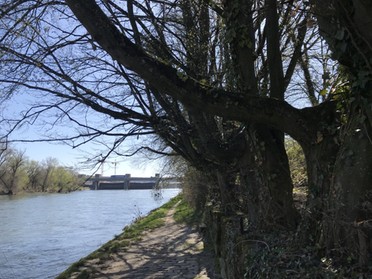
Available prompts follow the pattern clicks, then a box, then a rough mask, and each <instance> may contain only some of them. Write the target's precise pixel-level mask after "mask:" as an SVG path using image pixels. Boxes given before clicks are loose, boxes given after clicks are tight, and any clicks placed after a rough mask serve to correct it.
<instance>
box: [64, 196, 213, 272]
mask: <svg viewBox="0 0 372 279" xmlns="http://www.w3.org/2000/svg"><path fill="white" fill-rule="evenodd" d="M193 214H194V213H193V212H192V210H190V209H189V208H188V207H187V206H186V205H185V203H184V202H183V201H182V200H181V198H180V197H177V198H175V199H173V200H172V201H170V202H169V203H168V204H166V205H164V206H162V207H161V208H159V209H157V210H155V211H153V212H151V213H150V214H149V215H148V216H146V217H144V218H140V219H139V220H137V221H136V222H135V223H134V224H132V225H130V226H128V227H127V228H125V229H124V232H123V233H122V234H121V235H119V236H117V237H115V238H114V239H113V240H111V241H109V242H108V243H106V244H105V245H104V246H102V247H101V248H100V249H98V250H97V251H95V252H93V253H92V254H91V255H89V256H87V257H86V258H84V259H82V260H80V261H79V262H77V263H75V264H74V265H72V266H71V267H70V268H69V269H68V270H66V271H65V272H64V273H62V274H61V275H60V276H59V277H57V278H58V279H63V278H76V279H82V278H112V279H114V278H118V279H119V278H132V279H136V278H141V279H153V278H154V279H155V278H159V279H160V278H161V279H172V278H178V279H207V278H211V279H212V278H217V276H216V275H215V273H214V268H213V267H214V256H213V254H212V253H211V252H210V251H207V250H205V249H204V242H203V240H202V237H201V235H200V234H199V233H198V231H197V229H196V228H195V226H192V225H191V224H190V221H192V218H193ZM188 221H189V222H188Z"/></svg>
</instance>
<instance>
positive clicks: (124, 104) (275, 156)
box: [0, 0, 372, 278]
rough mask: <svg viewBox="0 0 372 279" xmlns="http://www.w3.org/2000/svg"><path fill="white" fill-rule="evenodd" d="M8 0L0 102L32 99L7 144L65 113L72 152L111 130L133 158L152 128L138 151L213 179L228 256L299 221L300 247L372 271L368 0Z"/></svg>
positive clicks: (232, 268) (230, 269) (237, 272)
mask: <svg viewBox="0 0 372 279" xmlns="http://www.w3.org/2000/svg"><path fill="white" fill-rule="evenodd" d="M0 3H1V4H0V65H1V69H2V72H1V73H0V90H1V97H2V100H3V101H4V102H6V101H7V100H8V101H9V102H11V101H12V98H15V96H17V95H20V96H24V94H26V93H28V94H32V96H34V98H37V101H35V102H34V103H33V104H31V106H29V107H28V108H26V109H25V110H24V111H23V113H22V114H21V115H20V116H18V117H17V118H16V117H7V115H5V114H4V117H3V118H2V120H1V122H0V123H1V125H2V127H4V129H2V132H1V133H2V136H3V138H4V139H5V140H6V139H7V138H8V137H9V135H11V133H12V132H13V131H15V130H16V129H17V128H19V127H22V125H26V124H29V123H38V124H43V126H44V129H48V128H52V127H57V126H58V125H65V123H69V124H68V125H70V126H72V127H74V128H75V129H76V132H75V133H72V134H67V135H66V134H65V135H63V134H62V135H58V134H56V133H55V131H56V130H58V129H54V130H52V131H53V133H54V134H52V136H53V139H54V140H63V141H66V142H70V144H72V145H73V146H78V145H80V144H84V143H86V142H89V141H91V140H94V139H97V138H100V137H102V138H103V140H102V141H103V142H104V144H105V145H106V146H108V153H107V155H106V156H105V157H107V156H108V155H110V154H111V153H115V152H116V153H118V154H123V153H122V152H121V151H120V146H121V145H122V143H123V142H125V141H126V140H127V139H128V137H130V136H136V137H138V136H146V135H155V136H156V140H155V141H153V142H152V144H149V145H139V146H138V147H137V150H142V149H146V150H151V151H153V152H157V153H158V154H179V155H181V156H182V157H183V158H184V159H185V160H186V161H187V162H189V163H190V164H191V165H193V166H194V167H196V168H197V169H198V170H199V171H202V172H204V173H205V174H207V175H208V177H209V178H210V184H209V185H204V184H203V185H204V186H200V187H206V189H205V190H206V191H201V192H202V193H208V199H209V202H210V203H211V204H213V207H214V210H212V212H214V214H220V215H221V216H222V217H223V218H222V217H221V216H220V217H221V218H216V219H212V220H211V223H212V224H213V226H211V228H215V227H219V228H220V229H219V230H215V231H214V232H213V233H214V234H218V233H220V234H221V235H223V236H226V237H227V236H231V238H229V239H227V240H226V241H227V242H232V243H233V244H232V245H230V246H229V245H227V246H224V245H223V244H222V243H217V244H216V246H217V247H218V249H220V250H219V255H223V256H222V257H225V258H229V255H233V254H234V253H243V252H244V253H249V252H247V250H246V249H248V248H247V246H245V245H243V244H242V243H245V242H244V241H241V238H244V237H246V236H245V233H246V230H248V231H249V232H250V233H253V234H254V233H257V232H259V231H260V230H266V231H270V229H272V228H275V229H278V228H281V229H283V228H285V229H287V230H293V229H295V228H301V230H302V237H300V238H299V239H300V240H299V241H300V242H301V241H302V242H301V243H302V245H303V246H306V245H308V244H309V243H310V245H313V247H320V248H319V253H320V254H322V255H326V256H329V257H335V258H338V259H340V261H341V262H342V261H343V262H347V261H348V260H347V259H351V261H353V262H355V263H358V265H359V267H364V268H365V267H366V265H367V263H368V259H369V258H370V256H371V247H370V245H369V244H368V243H370V241H371V239H372V233H371V230H370V220H371V218H372V210H371V207H370V204H371V202H372V198H371V197H372V195H371V193H372V188H371V184H370V181H371V179H372V177H371V175H372V160H371V158H372V144H371V136H370V135H371V130H372V129H371V119H372V112H371V111H372V106H371V104H372V98H371V92H372V91H371V90H372V88H371V86H372V83H371V74H372V72H371V65H370V63H371V61H370V59H369V57H370V56H371V51H372V48H371V46H372V38H371V35H370V34H369V32H367V31H366V30H368V29H367V28H366V27H368V26H369V25H370V24H371V22H370V20H369V17H368V14H370V13H368V12H370V11H371V10H372V5H371V4H369V3H367V1H362V0H353V1H346V0H342V1H335V0H326V1H320V0H319V1H318V0H312V1H302V0H289V1H275V0H265V1H255V0H250V1H246V0H233V1H203V0H194V1H186V0H181V1H177V2H174V1H167V0H165V1H157V0H142V1H134V0H127V1H114V0H104V1H99V0H66V1H37V0H17V1H7V0H3V1H1V2H0ZM329 50H331V53H332V54H331V53H330V51H329ZM330 55H332V57H333V59H335V60H336V61H332V59H330V58H331V57H330ZM337 62H339V63H340V64H338V63H337ZM42 115H44V116H47V118H49V119H47V121H45V120H46V118H45V117H44V118H42V117H41V116H42ZM284 135H289V136H291V137H292V138H294V139H295V140H296V141H298V142H299V144H300V145H301V147H302V149H303V151H304V154H305V159H306V168H307V180H308V185H307V188H308V192H309V194H308V198H307V205H306V206H307V211H306V213H302V214H300V213H299V212H298V209H297V208H295V205H294V201H293V183H292V180H291V176H290V168H289V164H288V158H287V154H286V150H285V146H284ZM108 138H113V140H108ZM127 155H128V154H127ZM101 159H102V158H100V160H101ZM216 212H217V213H216ZM225 217H226V218H225ZM218 220H220V221H218ZM221 220H222V221H221ZM229 222H230V223H231V222H232V223H233V225H231V224H230V223H229ZM244 223H248V224H249V226H248V227H249V229H246V228H244V226H242V225H241V224H244ZM221 235H219V236H216V237H215V240H216V242H218V240H221V237H222V236H221ZM309 235H311V237H309ZM231 247H234V248H231ZM229 249H232V250H233V251H229ZM316 249H318V248H316ZM348 256H349V257H348ZM230 260H231V261H232V264H231V265H226V266H225V268H226V270H225V271H224V272H225V273H226V274H228V275H227V277H231V278H242V276H243V275H242V274H244V271H243V270H242V268H241V266H244V264H242V263H241V262H239V259H228V260H227V262H229V261H230Z"/></svg>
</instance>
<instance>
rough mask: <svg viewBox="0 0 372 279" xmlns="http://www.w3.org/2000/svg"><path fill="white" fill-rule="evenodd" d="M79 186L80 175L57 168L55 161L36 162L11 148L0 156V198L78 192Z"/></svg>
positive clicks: (63, 168) (66, 168)
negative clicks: (41, 193) (17, 195)
mask: <svg viewBox="0 0 372 279" xmlns="http://www.w3.org/2000/svg"><path fill="white" fill-rule="evenodd" d="M80 185H81V177H80V175H79V174H78V173H77V172H76V171H75V170H73V169H71V168H69V167H65V166H61V165H60V163H59V162H58V160H57V159H55V158H48V159H46V160H44V161H42V162H38V161H35V160H30V159H29V158H27V156H26V155H25V152H24V151H20V150H17V149H14V148H7V149H6V150H4V151H3V152H1V153H0V195H14V194H18V193H24V192H30V193H33V192H71V191H75V190H77V189H79V188H80Z"/></svg>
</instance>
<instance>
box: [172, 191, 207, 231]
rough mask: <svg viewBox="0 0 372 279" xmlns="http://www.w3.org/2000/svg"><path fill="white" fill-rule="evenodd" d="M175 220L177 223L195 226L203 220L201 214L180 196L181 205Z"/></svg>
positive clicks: (177, 209)
mask: <svg viewBox="0 0 372 279" xmlns="http://www.w3.org/2000/svg"><path fill="white" fill-rule="evenodd" d="M174 219H175V220H176V222H177V223H186V224H188V225H194V224H196V223H198V222H199V221H200V219H201V212H196V211H195V209H193V208H191V207H190V205H189V204H188V203H187V202H186V201H185V200H184V199H183V198H182V195H179V204H178V205H177V207H176V211H175V213H174Z"/></svg>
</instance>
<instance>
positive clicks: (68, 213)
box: [0, 189, 180, 279]
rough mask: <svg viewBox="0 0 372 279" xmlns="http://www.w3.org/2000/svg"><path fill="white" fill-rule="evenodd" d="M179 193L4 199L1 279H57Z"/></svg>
mask: <svg viewBox="0 0 372 279" xmlns="http://www.w3.org/2000/svg"><path fill="white" fill-rule="evenodd" d="M179 191H180V190H179V189H167V190H163V191H162V192H161V195H160V197H159V196H157V195H154V192H153V191H152V190H126V191H125V190H114V191H109V190H107V191H81V192H72V193H69V194H37V195H26V196H20V197H18V196H14V197H7V196H0V279H44V278H45V279H46V278H55V277H56V276H57V275H58V274H59V273H61V272H62V271H64V270H65V269H66V268H68V267H69V266H70V265H71V264H72V263H73V262H75V261H77V260H79V259H80V258H82V257H84V256H86V255H88V254H89V253H91V252H93V251H94V250H96V249H97V248H98V247H100V246H101V245H103V244H104V243H106V242H107V241H108V240H110V239H112V238H113V237H114V236H115V235H117V234H120V233H121V232H122V229H123V227H124V226H126V225H128V224H130V223H131V222H132V221H133V220H134V219H135V218H136V217H138V216H140V215H145V214H147V213H148V212H149V211H151V210H152V209H154V208H157V207H159V206H161V205H162V204H164V203H165V202H167V201H168V200H169V199H170V198H172V197H174V196H176V195H177V194H178V193H179Z"/></svg>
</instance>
